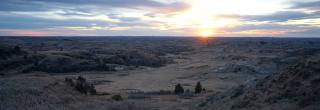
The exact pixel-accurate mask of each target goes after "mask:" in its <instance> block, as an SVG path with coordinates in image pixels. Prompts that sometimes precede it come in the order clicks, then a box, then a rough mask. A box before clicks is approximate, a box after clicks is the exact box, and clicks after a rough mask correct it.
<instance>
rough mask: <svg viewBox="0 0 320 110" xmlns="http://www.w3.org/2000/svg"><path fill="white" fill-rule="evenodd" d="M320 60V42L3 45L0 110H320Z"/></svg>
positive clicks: (89, 40) (23, 40)
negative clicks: (178, 89)
mask: <svg viewBox="0 0 320 110" xmlns="http://www.w3.org/2000/svg"><path fill="white" fill-rule="evenodd" d="M205 40H206V41H205ZM319 55H320V39H316V38H304V39H303V38H208V39H203V38H179V37H154V38H151V37H48V38H45V37H43V38H40V37H2V38H1V39H0V56H1V58H0V75H1V76H0V109H1V110H26V109H27V110H33V109H47V110H61V109H67V110H87V109H95V110H96V109H97V110H100V109H101V110H126V109H127V110H142V109H146V110H149V109H152V110H174V109H176V110H185V109H187V110H188V109H189V110H193V109H210V110H211V109H217V110H228V109H233V110H242V109H243V110H246V109H252V110H255V109H261V108H263V109H265V110H286V109H305V110H313V109H319V106H318V104H319V100H318V99H316V98H315V97H319V93H318V91H319V90H318V89H319V88H318V87H317V85H318V82H319V81H318V80H319V79H318V78H319V76H318V73H319V67H320V65H319V59H320V56H319ZM198 82H201V89H200V92H196V93H195V86H196V84H197V83H198ZM177 85H180V86H182V88H183V89H184V90H183V92H182V93H177V92H176V90H175V88H177Z"/></svg>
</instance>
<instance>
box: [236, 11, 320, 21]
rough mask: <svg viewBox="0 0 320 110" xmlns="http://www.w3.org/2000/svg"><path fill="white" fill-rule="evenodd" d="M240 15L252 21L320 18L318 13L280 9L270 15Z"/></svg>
mask: <svg viewBox="0 0 320 110" xmlns="http://www.w3.org/2000/svg"><path fill="white" fill-rule="evenodd" d="M240 17H241V18H243V19H246V20H252V21H270V22H283V21H288V20H298V19H305V18H318V17H320V15H319V14H318V13H305V12H300V11H279V12H275V13H272V14H268V15H248V16H240Z"/></svg>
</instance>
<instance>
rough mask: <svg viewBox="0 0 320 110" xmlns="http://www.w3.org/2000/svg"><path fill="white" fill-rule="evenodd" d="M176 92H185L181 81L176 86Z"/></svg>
mask: <svg viewBox="0 0 320 110" xmlns="http://www.w3.org/2000/svg"><path fill="white" fill-rule="evenodd" d="M174 93H175V94H182V93H184V89H183V87H182V86H181V84H180V83H179V84H177V85H176V86H175V89H174Z"/></svg>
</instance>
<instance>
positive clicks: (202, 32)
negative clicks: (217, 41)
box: [198, 29, 213, 37]
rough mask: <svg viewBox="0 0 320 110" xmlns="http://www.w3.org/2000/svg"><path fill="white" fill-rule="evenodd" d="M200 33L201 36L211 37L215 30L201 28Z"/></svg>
mask: <svg viewBox="0 0 320 110" xmlns="http://www.w3.org/2000/svg"><path fill="white" fill-rule="evenodd" d="M198 34H199V35H200V36H201V37H210V36H211V35H213V32H212V30H210V29H203V30H200V31H199V32H198Z"/></svg>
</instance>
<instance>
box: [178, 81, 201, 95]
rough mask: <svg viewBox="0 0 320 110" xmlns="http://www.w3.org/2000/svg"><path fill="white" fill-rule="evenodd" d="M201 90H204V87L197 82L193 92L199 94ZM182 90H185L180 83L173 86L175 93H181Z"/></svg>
mask: <svg viewBox="0 0 320 110" xmlns="http://www.w3.org/2000/svg"><path fill="white" fill-rule="evenodd" d="M203 91H205V88H203V87H202V86H201V83H200V82H197V85H196V86H195V88H194V93H196V94H200V93H201V92H203ZM184 92H185V90H184V88H183V86H182V85H181V84H180V83H178V84H177V85H176V86H175V88H174V93H175V94H183V93H184Z"/></svg>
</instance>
